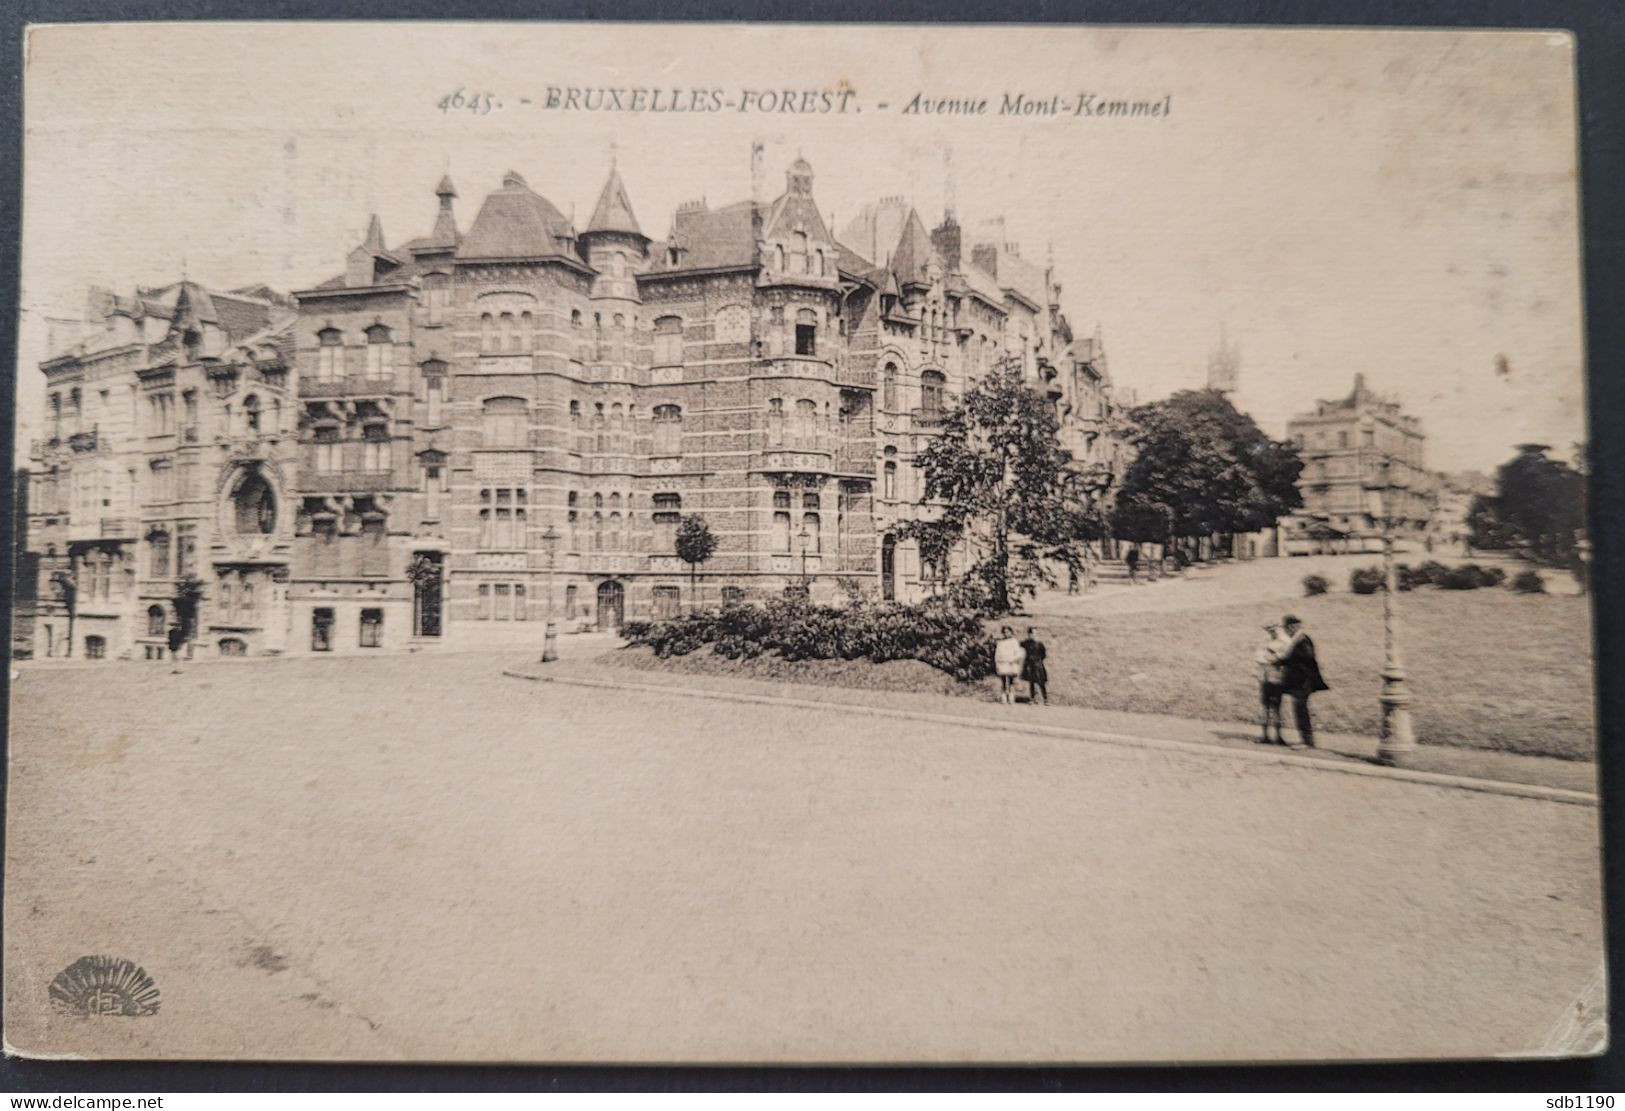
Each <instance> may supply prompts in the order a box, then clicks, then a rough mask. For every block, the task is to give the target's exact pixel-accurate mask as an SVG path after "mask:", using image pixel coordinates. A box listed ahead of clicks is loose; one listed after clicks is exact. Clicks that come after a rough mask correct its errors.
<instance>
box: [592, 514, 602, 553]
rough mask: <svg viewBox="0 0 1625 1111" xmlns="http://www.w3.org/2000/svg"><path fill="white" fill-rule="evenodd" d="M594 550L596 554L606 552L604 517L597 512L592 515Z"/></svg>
mask: <svg viewBox="0 0 1625 1111" xmlns="http://www.w3.org/2000/svg"><path fill="white" fill-rule="evenodd" d="M592 550H593V551H595V552H601V551H603V550H604V515H603V514H602V513H596V512H595V513H594V514H593V515H592Z"/></svg>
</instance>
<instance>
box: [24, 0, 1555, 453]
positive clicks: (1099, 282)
mask: <svg viewBox="0 0 1625 1111" xmlns="http://www.w3.org/2000/svg"><path fill="white" fill-rule="evenodd" d="M1572 64H1573V47H1572V43H1571V42H1570V40H1569V39H1568V38H1566V37H1565V36H1562V35H1556V34H1546V33H1530V32H1518V33H1498V32H1457V31H1446V32H1416V31H1392V32H1389V31H1358V30H1354V31H1330V30H1280V31H1264V30H1235V29H1206V30H1182V29H1167V28H1141V29H1125V28H989V27H981V28H976V27H913V28H909V27H883V26H864V27H847V28H843V27H829V26H822V27H813V26H782V25H781V26H777V27H761V26H758V27H749V26H740V25H711V26H700V25H681V26H663V27H659V26H647V25H645V26H639V25H631V24H597V25H583V24H413V23H390V24H357V23H352V24H344V23H322V24H297V23H293V24H229V25H228V24H213V25H210V24H201V25H200V24H191V25H174V24H170V25H165V24H144V25H99V26H95V25H86V26H62V27H44V28H34V29H32V30H31V32H30V36H29V41H28V54H27V59H26V62H25V70H24V73H25V82H26V84H25V112H26V118H25V137H24V217H23V262H22V296H21V301H22V314H23V315H22V321H21V333H20V337H21V343H20V351H19V366H18V373H17V379H16V382H17V413H18V446H19V457H20V459H22V460H26V453H27V449H28V441H29V439H30V438H31V437H32V436H36V435H38V432H37V429H38V427H39V424H40V422H41V419H42V414H41V407H42V405H43V393H44V390H43V378H42V376H41V375H40V373H39V371H38V364H39V362H40V361H41V360H42V359H43V358H45V357H46V356H47V354H48V351H47V338H46V337H47V325H46V318H47V317H74V316H79V315H82V314H83V306H84V303H85V294H86V289H87V287H89V286H92V285H100V286H107V287H111V288H113V289H115V290H117V291H119V292H124V293H128V292H130V291H131V290H132V289H133V287H135V286H136V285H161V284H167V283H169V282H172V281H174V280H176V279H177V278H178V277H180V276H181V275H182V274H184V275H185V276H187V277H189V278H191V279H193V280H196V281H200V282H203V283H204V284H206V285H211V286H214V287H220V288H226V287H232V286H242V285H249V284H257V283H262V282H263V283H266V284H269V285H271V286H273V287H275V288H279V289H283V290H299V289H304V288H309V287H310V286H312V285H315V284H316V283H317V282H319V281H321V280H323V279H325V278H328V277H331V276H332V275H334V274H337V273H339V272H341V271H342V270H343V267H344V256H345V253H346V252H347V251H348V250H349V249H350V248H351V247H353V246H355V245H356V244H358V243H360V242H361V240H362V238H363V235H364V233H365V230H366V226H367V221H368V218H369V216H370V215H371V214H373V213H377V214H378V215H379V217H380V218H381V219H382V222H383V227H384V232H385V235H386V238H387V240H388V241H389V243H390V244H392V245H393V244H396V243H399V242H402V241H404V240H405V239H408V238H411V237H413V236H418V235H424V234H427V233H428V231H429V229H430V228H431V226H432V224H433V220H434V214H435V197H434V192H433V191H434V187H435V185H436V183H437V182H438V181H439V179H440V177H441V175H442V174H443V173H449V174H450V175H451V177H452V179H453V181H454V182H455V183H456V186H457V189H458V191H459V198H458V201H457V215H458V219H459V223H460V225H461V226H462V227H463V229H464V230H465V231H466V230H467V228H468V226H469V224H470V223H471V222H472V220H473V218H474V214H475V212H476V211H477V210H478V205H479V202H480V201H481V199H483V197H484V196H485V195H486V194H487V193H489V192H491V191H494V190H495V189H497V188H498V187H499V185H500V183H501V178H502V175H503V173H504V171H506V170H509V169H512V170H517V171H518V172H519V173H521V174H522V175H524V177H525V178H526V180H527V181H528V182H529V183H530V185H531V187H532V188H534V189H536V190H537V191H538V192H540V193H541V194H542V195H544V196H546V197H547V198H548V199H550V200H551V201H552V202H553V203H554V204H555V205H557V206H558V207H559V208H560V209H561V210H562V211H564V212H565V213H567V214H568V213H571V212H572V211H573V212H574V214H575V216H576V218H577V221H578V224H585V223H586V220H587V218H588V216H589V215H590V213H591V210H592V206H593V203H594V201H595V200H596V198H597V195H598V192H599V190H600V188H601V187H602V185H603V182H604V179H605V176H606V174H607V172H608V170H609V167H610V165H611V162H612V160H613V162H614V163H615V164H616V166H617V167H618V168H619V170H620V172H621V175H622V177H623V178H624V180H625V183H626V187H627V190H628V193H629V195H630V198H631V201H632V204H633V207H634V210H635V211H636V214H637V217H638V219H639V221H640V222H641V224H642V225H643V230H644V232H645V233H646V234H648V235H650V236H651V237H655V238H660V237H662V236H663V235H664V234H665V233H666V231H667V229H668V228H669V226H670V219H671V212H672V211H673V209H675V208H676V206H677V205H679V204H681V203H683V202H686V201H691V200H699V199H702V198H703V199H705V200H706V201H708V202H709V203H710V204H711V205H712V206H718V205H721V204H726V203H729V202H732V201H735V200H742V199H745V198H747V197H749V196H750V195H751V192H752V188H753V183H752V173H751V159H750V151H751V146H752V144H753V143H755V142H760V143H762V144H763V146H764V151H765V158H764V166H765V176H766V182H765V187H764V188H765V196H766V197H767V198H771V197H773V196H776V195H777V194H778V193H779V192H780V191H782V189H783V185H784V177H783V173H784V170H785V169H786V168H787V167H788V165H789V163H790V162H791V161H792V160H794V159H795V158H796V157H798V156H799V157H804V158H806V159H807V160H808V161H809V162H810V163H811V164H812V166H813V168H814V172H815V186H814V191H815V195H816V197H817V199H818V203H819V206H820V208H821V209H822V210H823V211H824V212H825V213H826V214H829V215H832V216H833V219H834V222H835V226H836V227H837V228H838V227H839V226H841V225H844V224H845V222H846V220H847V218H848V217H849V216H851V215H852V214H854V213H855V212H856V211H857V209H858V208H859V207H860V206H861V205H863V204H865V203H868V202H872V201H874V200H876V199H878V198H879V197H882V196H887V195H894V194H900V195H903V196H905V197H907V198H909V199H910V200H911V201H912V202H913V203H914V205H915V206H916V207H917V209H918V210H919V212H920V215H921V217H922V219H923V220H924V221H925V223H926V225H927V226H928V227H930V226H934V225H935V224H936V223H938V222H939V221H940V219H941V217H942V214H943V211H944V209H945V207H947V206H948V205H950V204H951V205H952V207H953V209H954V211H955V213H956V215H957V217H958V219H959V221H960V223H961V224H963V225H965V226H966V227H967V228H970V227H973V226H974V225H976V224H977V223H979V222H980V221H982V220H984V219H987V218H990V217H993V216H998V215H1003V216H1004V217H1005V220H1006V227H1007V237H1008V238H1009V239H1010V240H1013V241H1015V242H1016V243H1018V244H1019V247H1020V251H1021V253H1022V255H1023V257H1025V258H1027V259H1029V260H1031V261H1034V262H1040V263H1042V262H1045V261H1046V260H1048V259H1050V258H1053V260H1054V264H1055V267H1056V269H1057V273H1058V276H1059V278H1060V280H1061V282H1062V285H1063V287H1064V294H1063V298H1062V300H1063V302H1064V308H1065V311H1066V312H1067V314H1068V316H1069V318H1070V319H1071V321H1072V324H1073V327H1074V330H1075V331H1077V332H1080V333H1092V332H1093V331H1094V330H1095V328H1096V327H1097V326H1098V327H1099V329H1100V330H1101V332H1102V334H1103V336H1104V338H1105V341H1106V347H1107V351H1108V353H1109V357H1110V368H1111V373H1112V376H1113V378H1114V380H1115V381H1116V383H1117V384H1118V386H1119V387H1120V388H1127V389H1131V390H1133V391H1134V392H1135V393H1136V394H1137V395H1138V396H1139V398H1140V399H1141V400H1149V399H1152V398H1156V397H1160V396H1164V395H1166V394H1168V393H1170V392H1172V391H1174V390H1178V389H1184V388H1193V387H1200V386H1202V385H1203V384H1204V383H1205V378H1206V366H1207V359H1208V355H1209V353H1210V352H1211V351H1212V350H1213V349H1214V348H1215V347H1216V346H1217V344H1218V342H1219V338H1220V336H1221V334H1223V335H1224V336H1226V337H1227V338H1228V340H1229V341H1230V342H1231V343H1232V344H1233V345H1235V346H1236V347H1237V348H1238V349H1239V351H1240V356H1241V385H1240V388H1239V390H1238V391H1237V392H1236V394H1235V395H1234V399H1235V401H1236V402H1237V404H1238V405H1239V406H1240V407H1241V408H1243V409H1246V410H1247V411H1249V412H1251V413H1252V414H1253V416H1254V417H1255V418H1256V419H1257V420H1258V422H1259V423H1260V424H1261V425H1262V426H1263V427H1264V428H1265V430H1266V431H1268V432H1270V433H1271V434H1272V435H1276V436H1280V435H1282V434H1284V432H1285V423H1286V420H1287V419H1288V418H1289V417H1290V416H1291V415H1292V414H1293V413H1296V412H1299V411H1302V410H1304V409H1307V408H1310V407H1312V406H1313V404H1314V402H1315V400H1316V399H1318V398H1331V397H1337V396H1342V395H1346V394H1347V393H1348V392H1349V389H1350V387H1351V384H1352V380H1353V376H1354V374H1355V373H1356V372H1363V373H1364V374H1365V376H1366V380H1367V382H1368V384H1369V385H1370V386H1371V387H1372V388H1374V389H1376V390H1378V391H1379V392H1383V393H1387V394H1390V395H1392V396H1394V397H1395V398H1397V399H1398V400H1400V401H1401V402H1402V403H1403V404H1404V405H1405V406H1406V408H1407V410H1408V411H1410V412H1412V413H1414V414H1415V415H1417V416H1419V417H1420V418H1421V419H1422V422H1423V425H1424V428H1425V430H1426V432H1427V434H1428V442H1427V462H1428V465H1429V466H1431V467H1434V468H1437V469H1441V470H1461V469H1468V468H1474V469H1480V470H1486V471H1488V470H1493V468H1494V467H1495V466H1496V465H1497V464H1498V463H1500V462H1503V461H1504V460H1505V459H1506V458H1508V457H1509V456H1510V455H1511V454H1512V446H1513V445H1515V444H1518V443H1522V442H1527V441H1537V442H1541V443H1548V444H1552V445H1554V446H1555V447H1556V448H1557V449H1558V454H1561V455H1563V456H1567V455H1568V454H1569V445H1571V444H1573V443H1575V442H1576V441H1579V440H1582V439H1583V438H1584V436H1585V422H1584V415H1583V405H1584V402H1583V398H1584V381H1583V366H1584V352H1583V342H1582V330H1581V295H1580V273H1579V267H1580V245H1579V244H1580V237H1579V229H1578V200H1577V177H1578V175H1577V170H1576V153H1575V152H1576V147H1575V139H1574V131H1575V117H1574V87H1573V75H1572ZM549 87H557V88H559V89H565V88H569V87H581V88H595V89H596V88H603V87H616V88H627V89H630V88H637V87H643V88H657V87H658V88H663V89H671V88H677V89H682V90H689V89H693V88H703V89H712V88H715V89H718V90H720V97H721V99H722V100H724V101H725V102H727V103H729V104H730V105H735V106H732V107H728V108H725V109H724V110H722V111H718V112H704V113H696V112H689V113H678V114H671V113H664V112H663V113H653V112H642V113H634V112H625V111H623V112H612V111H597V112H586V111H564V110H549V109H547V108H546V107H545V104H546V101H547V95H548V89H549ZM782 89H794V90H798V91H799V90H835V91H839V90H851V91H852V94H853V95H852V96H851V97H848V98H846V102H847V105H848V108H849V110H848V111H847V112H846V113H839V114H838V113H830V114H823V115H799V114H797V115H786V114H783V113H782V112H780V111H777V110H775V111H773V112H771V113H764V112H761V111H758V110H755V108H754V107H752V108H750V109H747V110H740V109H739V108H738V107H737V104H738V102H739V101H740V99H741V91H742V90H752V91H755V92H757V93H760V92H762V91H765V90H782ZM458 91H461V92H462V93H463V94H464V97H465V100H466V99H468V98H469V97H470V95H471V94H489V98H490V100H489V103H491V104H492V107H491V109H490V110H489V111H484V112H481V111H473V110H470V109H468V108H463V109H461V110H450V111H448V110H444V109H442V108H440V107H438V105H439V103H440V102H441V101H442V99H443V98H444V97H446V96H447V95H448V94H451V93H455V92H458ZM916 93H923V94H925V98H926V99H939V98H957V99H960V100H976V99H982V98H986V99H988V100H989V101H990V104H989V109H988V111H987V112H986V113H985V114H983V115H977V116H965V115H918V114H906V115H905V114H903V113H902V112H901V108H902V107H903V106H904V105H906V103H907V102H908V101H909V100H911V99H912V98H913V97H914V95H915V94H916ZM1080 93H1085V94H1086V93H1094V94H1096V95H1097V96H1098V97H1101V98H1123V99H1135V100H1148V101H1149V100H1162V99H1163V98H1168V99H1167V101H1166V103H1167V105H1168V106H1169V109H1170V110H1169V112H1168V114H1167V115H1166V116H1162V117H1157V118H1148V117H1136V118H1115V117H1107V118H1101V117H1079V116H1075V115H1055V116H1023V115H1001V114H1000V113H999V108H1000V106H1001V105H1002V104H1003V102H1004V97H1005V96H1006V95H1011V96H1013V95H1016V94H1022V95H1024V96H1026V97H1028V98H1029V99H1035V100H1046V101H1047V100H1049V99H1050V98H1052V97H1053V96H1057V95H1059V96H1062V97H1064V99H1065V100H1066V101H1067V102H1068V103H1069V104H1071V103H1075V102H1076V98H1077V96H1078V94H1080ZM522 99H529V100H530V101H531V103H530V104H529V105H524V104H521V103H520V101H521V100H522ZM758 99H759V98H758ZM832 99H835V100H838V99H839V98H832ZM481 103H483V101H481ZM883 104H884V105H887V106H888V107H882V105H883ZM497 105H500V107H497ZM852 109H858V110H852ZM1498 367H1499V369H1498Z"/></svg>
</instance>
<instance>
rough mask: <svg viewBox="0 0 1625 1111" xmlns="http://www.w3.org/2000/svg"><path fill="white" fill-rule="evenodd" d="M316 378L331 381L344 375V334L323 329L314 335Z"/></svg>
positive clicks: (334, 330)
mask: <svg viewBox="0 0 1625 1111" xmlns="http://www.w3.org/2000/svg"><path fill="white" fill-rule="evenodd" d="M316 343H317V344H318V346H317V348H316V377H317V378H318V379H320V380H322V381H332V380H333V379H334V378H337V377H339V375H341V374H343V373H344V333H343V332H341V331H339V330H338V329H337V328H323V329H322V330H321V331H319V332H317V333H316Z"/></svg>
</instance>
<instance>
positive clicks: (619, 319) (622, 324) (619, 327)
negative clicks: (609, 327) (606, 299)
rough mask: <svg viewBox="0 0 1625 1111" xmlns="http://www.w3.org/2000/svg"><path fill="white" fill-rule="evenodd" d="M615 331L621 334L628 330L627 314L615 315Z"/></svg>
mask: <svg viewBox="0 0 1625 1111" xmlns="http://www.w3.org/2000/svg"><path fill="white" fill-rule="evenodd" d="M615 330H616V331H617V332H621V331H625V330H626V314H625V313H619V312H618V313H616V314H615Z"/></svg>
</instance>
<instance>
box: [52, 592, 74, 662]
mask: <svg viewBox="0 0 1625 1111" xmlns="http://www.w3.org/2000/svg"><path fill="white" fill-rule="evenodd" d="M51 585H52V586H53V587H55V588H56V596H57V598H58V599H59V600H60V601H61V602H62V608H63V609H65V610H67V611H68V644H67V650H66V652H65V653H64V655H66V656H68V657H70V658H71V657H72V656H73V622H74V619H75V618H77V617H78V616H79V581H78V579H76V578H75V577H74V574H73V572H72V571H52V572H51Z"/></svg>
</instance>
